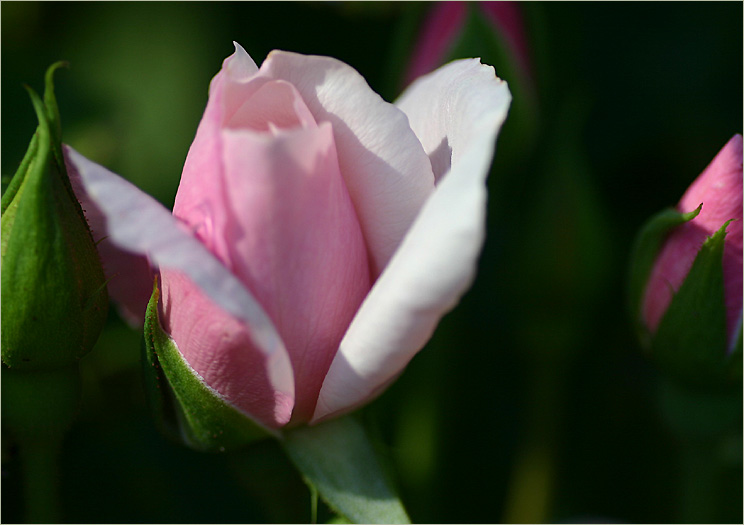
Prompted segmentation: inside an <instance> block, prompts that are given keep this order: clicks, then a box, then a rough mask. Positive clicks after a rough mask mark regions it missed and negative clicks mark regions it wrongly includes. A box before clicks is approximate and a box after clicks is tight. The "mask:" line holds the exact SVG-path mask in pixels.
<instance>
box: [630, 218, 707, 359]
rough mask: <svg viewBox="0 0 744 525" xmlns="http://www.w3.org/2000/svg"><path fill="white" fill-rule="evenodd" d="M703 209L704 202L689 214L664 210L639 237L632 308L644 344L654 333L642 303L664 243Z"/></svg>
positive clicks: (635, 249)
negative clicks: (644, 321) (648, 324)
mask: <svg viewBox="0 0 744 525" xmlns="http://www.w3.org/2000/svg"><path fill="white" fill-rule="evenodd" d="M701 209H702V204H701V205H700V206H698V208H697V209H695V210H693V211H691V212H689V213H680V212H678V211H677V210H675V209H674V208H667V209H665V210H662V211H661V212H659V213H657V214H656V215H654V216H653V217H651V219H649V221H648V222H647V223H646V224H644V225H643V228H642V229H641V231H640V232H639V233H638V236H637V237H636V240H635V244H634V246H633V251H632V253H631V257H630V272H629V274H628V309H629V311H630V315H631V317H632V319H633V320H634V322H635V323H636V327H637V329H638V332H639V334H640V337H641V341H642V342H643V343H644V345H648V344H649V342H650V334H649V333H648V330H647V329H646V327H645V326H644V324H643V320H642V319H641V305H642V303H643V296H644V293H645V291H646V283H647V282H648V278H649V276H650V274H651V269H652V268H653V266H654V262H655V261H656V257H657V255H659V251H660V250H661V245H662V243H663V242H664V239H666V237H667V235H668V234H669V233H670V232H671V231H672V230H673V229H674V228H676V227H677V226H679V225H681V224H684V223H685V222H687V221H691V220H692V219H694V218H695V217H697V216H698V214H699V213H700V210H701Z"/></svg>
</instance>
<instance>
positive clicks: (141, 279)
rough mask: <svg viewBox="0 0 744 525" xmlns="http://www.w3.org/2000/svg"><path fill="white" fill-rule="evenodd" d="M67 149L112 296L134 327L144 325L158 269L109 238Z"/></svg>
mask: <svg viewBox="0 0 744 525" xmlns="http://www.w3.org/2000/svg"><path fill="white" fill-rule="evenodd" d="M66 152H67V149H65V165H66V166H67V173H68V175H69V177H70V184H71V185H72V189H73V191H74V192H75V196H76V197H77V199H78V201H79V202H80V206H81V207H82V208H83V212H84V213H85V218H86V219H87V220H88V226H89V227H90V231H91V234H92V235H93V240H94V241H95V242H96V248H97V249H98V254H99V255H100V256H101V264H102V265H103V271H104V274H105V275H106V280H107V287H108V292H109V295H110V296H111V298H112V299H113V300H114V302H115V303H116V306H117V307H118V309H119V313H120V314H121V316H122V317H123V318H124V319H125V320H126V321H127V322H128V323H129V324H130V325H131V326H132V327H137V328H142V325H143V323H144V320H145V310H146V309H147V302H148V301H149V300H150V295H152V283H153V279H154V278H155V272H153V270H152V269H151V268H150V263H149V262H148V261H147V257H146V256H144V255H141V254H136V253H132V252H129V251H126V250H121V249H119V247H117V246H116V245H115V244H114V243H112V242H111V240H110V239H109V238H108V236H107V235H108V234H107V231H106V217H105V216H104V214H103V213H102V212H101V210H100V209H99V208H98V206H97V205H96V203H95V202H94V201H93V200H92V199H91V198H90V196H89V195H88V192H87V191H85V186H83V182H82V180H81V179H80V174H79V173H78V171H77V168H76V166H75V165H74V164H73V163H72V162H70V161H69V160H68V158H67V155H66Z"/></svg>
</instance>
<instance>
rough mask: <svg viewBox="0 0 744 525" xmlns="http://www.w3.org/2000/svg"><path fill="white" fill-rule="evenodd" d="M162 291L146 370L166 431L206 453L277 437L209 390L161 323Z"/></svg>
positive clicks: (149, 327) (154, 306)
mask: <svg viewBox="0 0 744 525" xmlns="http://www.w3.org/2000/svg"><path fill="white" fill-rule="evenodd" d="M159 298H160V291H159V290H158V287H157V283H156V284H155V286H154V290H153V293H152V296H151V298H150V302H149V303H148V305H147V314H146V317H145V329H144V356H143V360H142V363H143V368H144V375H145V385H146V392H147V395H148V400H149V404H150V407H151V410H152V413H153V416H154V418H155V420H156V422H157V423H158V425H159V426H160V428H161V430H162V431H164V433H165V434H166V435H168V436H170V437H176V438H177V439H178V440H180V441H183V442H184V443H185V444H186V445H187V446H190V447H191V448H194V449H196V450H200V451H204V452H224V451H226V450H233V449H236V448H240V447H242V446H245V445H247V444H249V443H251V442H253V441H256V440H258V439H262V438H265V437H268V436H271V435H272V434H271V433H270V431H268V430H266V429H264V428H263V427H261V426H259V425H258V424H257V423H256V422H254V421H253V420H251V419H250V418H249V417H248V416H247V415H245V414H243V413H242V412H240V411H239V410H237V409H236V408H234V407H233V406H232V405H230V404H228V403H227V402H226V401H225V400H224V399H222V397H221V396H220V395H219V394H218V393H217V392H215V391H214V390H212V389H211V388H209V387H208V386H207V385H206V384H205V383H204V382H203V381H202V379H201V378H200V377H199V376H198V374H197V373H196V372H195V371H194V370H193V369H192V368H191V366H189V364H188V363H187V362H186V361H185V360H184V359H183V356H182V355H181V353H180V352H179V351H178V347H177V346H176V343H175V341H173V339H171V338H170V336H168V334H167V333H165V331H164V330H163V329H162V327H161V324H160V316H159V312H158V301H159Z"/></svg>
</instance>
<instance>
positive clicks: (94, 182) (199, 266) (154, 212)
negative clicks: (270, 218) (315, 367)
mask: <svg viewBox="0 0 744 525" xmlns="http://www.w3.org/2000/svg"><path fill="white" fill-rule="evenodd" d="M64 148H65V156H66V157H67V158H68V159H69V161H70V162H72V163H73V164H74V165H75V167H76V168H77V170H78V173H79V174H80V178H81V180H82V182H83V185H84V186H85V189H86V191H87V192H88V195H89V197H90V198H91V200H93V201H94V202H95V204H96V205H97V206H98V208H99V209H100V210H101V212H102V213H103V215H104V216H105V219H106V230H107V233H108V236H109V239H110V240H111V242H112V243H114V244H115V245H117V246H118V247H119V248H121V249H123V250H127V251H130V252H134V253H137V254H145V255H147V256H148V257H149V259H150V262H151V263H152V264H154V265H156V266H158V267H165V268H169V269H173V270H178V271H180V272H182V273H184V274H185V275H187V276H188V277H189V278H190V279H191V280H192V281H193V282H194V283H195V284H196V285H197V286H199V287H200V288H201V289H202V291H204V293H205V294H206V295H207V296H209V297H210V298H211V299H212V300H213V301H214V302H215V303H216V304H217V305H218V306H220V307H221V308H223V309H224V310H225V311H226V312H228V313H230V314H231V315H233V316H235V317H236V318H238V319H240V320H241V321H243V322H244V323H246V325H248V326H249V327H250V331H251V336H252V337H253V340H254V342H255V343H256V345H257V346H258V348H259V349H261V351H263V352H264V353H265V355H266V361H267V367H268V377H269V380H270V381H271V383H272V385H273V386H274V388H276V389H277V390H278V391H280V392H283V393H285V394H287V395H288V396H290V397H292V398H294V378H293V374H292V366H291V364H290V361H289V354H288V353H287V350H286V348H285V347H284V343H283V342H282V340H281V338H280V337H279V334H278V332H277V330H276V328H275V327H274V325H273V323H272V322H271V320H270V319H269V317H268V316H267V315H266V313H265V312H264V310H263V308H261V305H260V304H259V303H258V302H257V301H256V299H255V298H254V297H253V296H252V295H251V293H250V292H249V291H248V290H247V289H246V288H245V287H244V286H243V284H242V283H241V282H240V281H239V280H238V279H237V278H236V277H235V276H234V275H233V274H232V273H231V272H230V271H229V270H227V269H226V268H225V267H224V266H223V265H222V263H221V262H220V261H219V260H218V259H217V258H216V257H214V256H213V255H212V254H211V253H210V252H209V251H208V250H207V249H206V248H205V247H204V245H203V244H201V243H200V242H199V241H198V240H197V239H196V238H195V237H193V236H192V235H191V234H190V233H189V232H188V231H187V230H186V228H185V227H184V226H183V225H181V224H180V223H179V222H178V220H177V219H176V218H175V217H173V215H172V214H171V212H170V211H168V210H167V209H166V208H165V207H164V206H163V205H162V204H160V203H159V202H158V201H156V200H155V199H153V198H152V197H150V196H149V195H147V194H146V193H144V192H143V191H141V190H140V189H139V188H137V187H136V186H134V185H133V184H132V183H130V182H129V181H127V180H125V179H123V178H121V177H119V176H118V175H116V174H114V173H112V172H111V171H109V170H108V169H106V168H104V167H103V166H100V165H99V164H96V163H95V162H93V161H91V160H88V159H87V158H85V157H84V156H83V155H81V154H80V153H78V152H77V151H75V150H74V149H73V148H72V147H70V146H68V145H65V146H64Z"/></svg>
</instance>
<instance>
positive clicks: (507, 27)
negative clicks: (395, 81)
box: [405, 2, 532, 83]
mask: <svg viewBox="0 0 744 525" xmlns="http://www.w3.org/2000/svg"><path fill="white" fill-rule="evenodd" d="M468 5H470V6H472V8H473V9H476V10H477V13H478V14H479V15H481V16H483V17H484V18H485V19H487V20H488V21H489V22H490V24H491V25H492V26H493V32H494V35H496V36H498V37H499V38H501V40H502V41H503V42H504V44H505V45H506V47H507V48H508V50H509V52H510V54H511V56H512V57H513V58H514V61H515V63H516V65H517V67H518V69H519V71H520V74H521V75H522V76H524V77H529V76H530V75H531V70H532V67H531V64H530V56H529V48H528V44H527V36H526V34H525V25H524V19H523V16H522V8H521V6H520V4H519V3H518V2H473V3H471V4H468V3H467V2H434V3H433V4H432V6H431V9H430V11H429V12H428V13H427V15H426V18H425V19H424V22H423V26H422V27H421V29H420V32H419V37H418V40H417V41H416V44H415V47H414V50H413V53H412V55H411V61H410V63H409V66H408V69H407V71H406V75H405V80H406V82H407V83H410V82H411V81H413V80H414V79H416V78H418V77H419V76H421V75H423V74H426V73H428V72H430V71H433V70H434V69H436V68H437V67H439V66H441V65H442V64H443V63H444V62H445V60H447V57H448V55H449V53H450V52H451V51H452V50H453V48H454V46H455V45H456V44H457V41H458V39H459V37H460V36H461V33H462V31H463V30H464V29H465V22H466V16H467V13H468Z"/></svg>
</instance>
